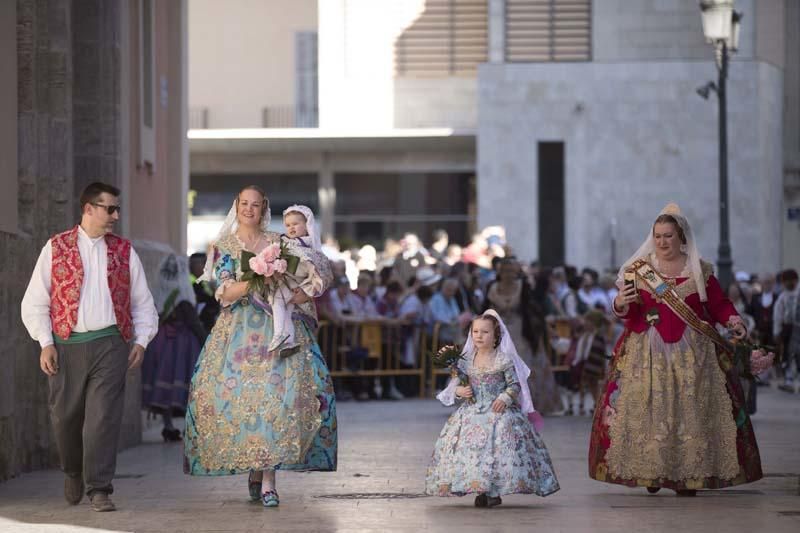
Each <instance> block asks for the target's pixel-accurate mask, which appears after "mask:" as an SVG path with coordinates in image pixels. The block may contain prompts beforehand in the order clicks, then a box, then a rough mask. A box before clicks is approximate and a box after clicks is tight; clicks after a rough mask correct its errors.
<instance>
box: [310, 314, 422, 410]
mask: <svg viewBox="0 0 800 533" xmlns="http://www.w3.org/2000/svg"><path fill="white" fill-rule="evenodd" d="M428 339H429V336H428V334H427V331H426V329H425V328H424V327H420V326H414V325H409V324H403V323H399V322H392V321H363V322H345V323H343V324H333V323H331V322H327V321H322V322H320V325H319V331H318V333H317V341H318V343H319V345H320V348H321V349H322V353H323V354H324V355H325V358H326V362H327V364H328V368H329V370H330V374H331V376H332V377H334V378H337V377H384V376H385V377H398V376H412V377H415V378H417V379H418V380H419V396H420V398H422V397H424V396H425V393H426V390H425V377H426V376H425V369H426V366H427V364H426V362H427V360H428V357H429V348H428ZM409 342H410V343H411V346H410V347H408V346H407V343H409ZM409 348H410V349H411V350H413V352H414V354H415V356H416V357H415V359H416V365H413V366H411V367H410V368H409V367H408V366H407V365H404V364H403V355H404V351H405V350H407V349H409Z"/></svg>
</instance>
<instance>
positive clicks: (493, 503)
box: [486, 496, 503, 507]
mask: <svg viewBox="0 0 800 533" xmlns="http://www.w3.org/2000/svg"><path fill="white" fill-rule="evenodd" d="M501 503H503V499H502V498H500V496H489V499H488V501H487V502H486V506H487V507H497V506H498V505H500V504H501Z"/></svg>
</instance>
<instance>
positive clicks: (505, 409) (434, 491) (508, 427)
mask: <svg viewBox="0 0 800 533" xmlns="http://www.w3.org/2000/svg"><path fill="white" fill-rule="evenodd" d="M462 356H463V359H461V360H460V361H459V362H458V374H460V375H462V376H466V378H467V379H466V380H465V379H464V377H459V376H454V377H453V378H452V379H451V380H450V383H449V385H448V387H447V388H446V389H445V390H444V391H442V392H441V393H440V394H439V395H438V396H437V398H438V399H439V400H440V401H441V402H442V403H443V404H445V405H453V403H454V402H455V401H456V399H461V400H465V401H464V402H463V403H462V404H461V406H460V407H459V408H458V410H456V412H455V413H453V414H452V415H451V416H450V418H449V419H448V421H447V423H446V424H445V426H444V428H443V429H442V432H441V433H440V435H439V440H438V441H437V442H436V446H435V447H434V451H433V457H432V459H431V463H430V465H429V466H428V472H427V477H426V480H425V492H426V493H427V494H431V495H436V496H464V495H466V494H476V497H475V506H476V507H494V506H496V505H500V504H501V503H502V500H501V498H500V496H502V495H504V494H538V495H539V496H547V495H549V494H552V493H554V492H556V491H557V490H558V489H559V485H558V479H556V475H555V472H554V471H553V465H552V463H551V461H550V455H549V453H548V452H547V448H546V447H545V445H544V442H543V441H542V439H541V437H540V436H539V434H538V433H537V430H536V428H535V427H534V425H538V424H539V422H540V421H541V418H540V417H538V413H536V411H535V410H534V408H533V403H532V402H531V394H530V390H529V389H528V385H527V378H528V376H529V375H530V369H529V368H528V367H527V366H526V365H525V363H524V362H522V359H520V357H519V355H518V354H517V350H516V348H515V347H514V342H513V341H512V340H511V336H510V335H509V333H508V330H507V329H506V326H505V324H504V323H503V321H502V320H501V319H500V317H499V315H498V314H497V313H496V312H495V311H494V310H493V309H489V310H488V311H486V312H485V313H484V314H483V315H481V316H479V317H477V318H475V319H474V320H473V321H472V325H471V327H470V333H469V338H468V339H467V343H466V345H465V346H464V350H463V351H462ZM467 380H468V381H467ZM465 381H467V384H462V383H465Z"/></svg>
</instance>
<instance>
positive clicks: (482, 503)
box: [475, 492, 489, 507]
mask: <svg viewBox="0 0 800 533" xmlns="http://www.w3.org/2000/svg"><path fill="white" fill-rule="evenodd" d="M488 506H489V497H488V496H486V493H485V492H484V493H483V494H478V495H477V496H475V507H488Z"/></svg>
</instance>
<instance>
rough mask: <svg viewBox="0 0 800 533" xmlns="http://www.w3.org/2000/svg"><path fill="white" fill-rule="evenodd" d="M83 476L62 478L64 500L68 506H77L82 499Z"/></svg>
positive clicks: (83, 488)
mask: <svg viewBox="0 0 800 533" xmlns="http://www.w3.org/2000/svg"><path fill="white" fill-rule="evenodd" d="M84 490H85V487H84V486H83V476H80V475H78V476H74V477H71V476H65V477H64V499H66V500H67V503H69V504H70V505H78V504H79V503H81V500H82V499H83V492H84Z"/></svg>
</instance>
